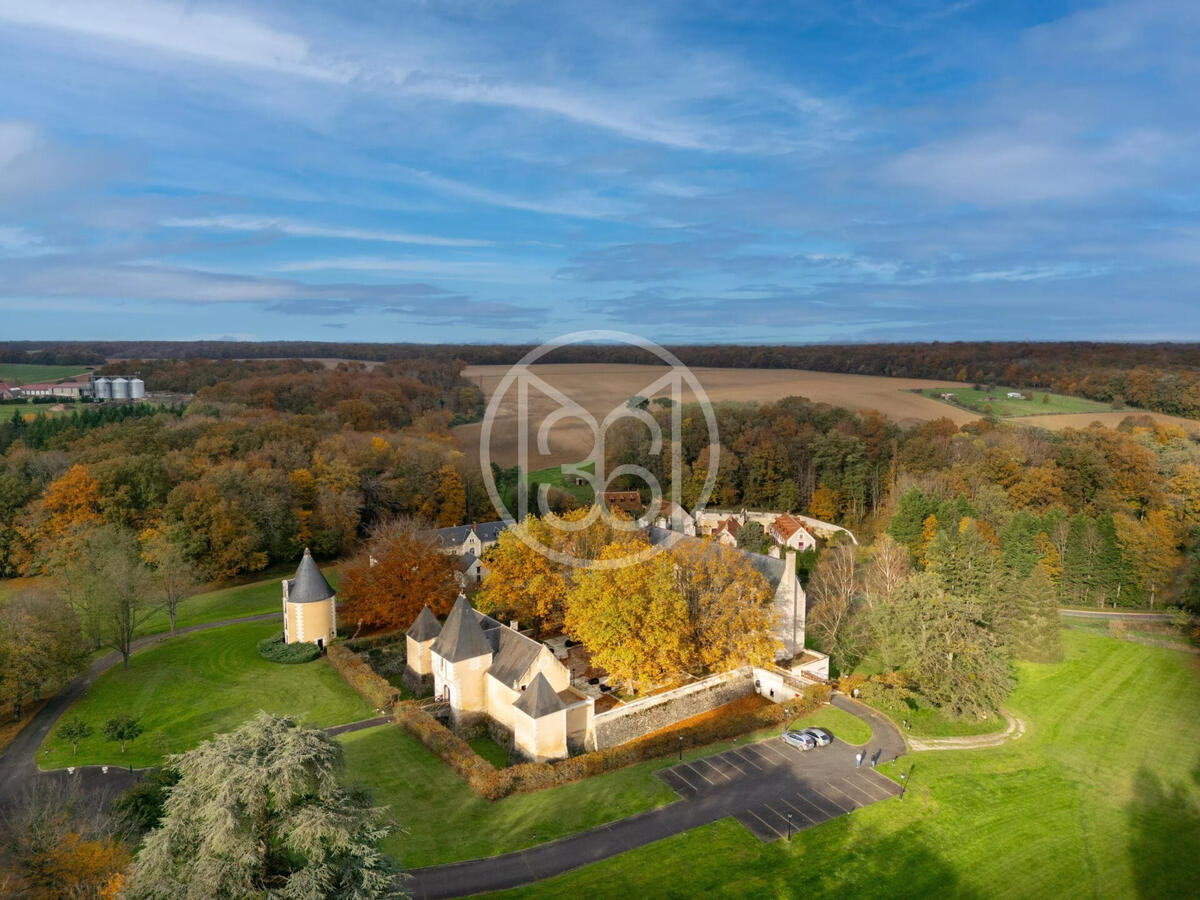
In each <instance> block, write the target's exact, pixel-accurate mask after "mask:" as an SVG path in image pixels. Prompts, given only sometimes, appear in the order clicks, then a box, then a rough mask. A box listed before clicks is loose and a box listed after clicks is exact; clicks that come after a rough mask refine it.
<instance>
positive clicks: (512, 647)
mask: <svg viewBox="0 0 1200 900" xmlns="http://www.w3.org/2000/svg"><path fill="white" fill-rule="evenodd" d="M493 634H495V637H496V655H495V656H494V657H493V658H492V665H491V668H489V669H488V674H489V675H491V676H492V677H493V678H495V679H496V680H497V681H499V682H500V683H501V684H505V685H508V687H510V688H512V689H513V690H514V691H516V690H520V688H521V685H520V684H519V679H520V677H521V676H522V675H524V674H525V673H526V672H528V671H529V667H530V666H532V665H533V661H534V660H535V659H537V656H538V654H539V653H541V651H542V644H541V643H540V642H539V641H535V640H533V638H527V637H525V635H523V634H521V633H520V632H519V631H513V630H512V629H511V628H497V629H493V630H492V631H491V632H488V637H489V638H490V637H492V635H493Z"/></svg>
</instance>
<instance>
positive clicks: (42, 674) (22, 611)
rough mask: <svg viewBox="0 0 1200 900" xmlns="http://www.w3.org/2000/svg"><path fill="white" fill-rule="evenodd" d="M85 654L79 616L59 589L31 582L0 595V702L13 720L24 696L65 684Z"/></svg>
mask: <svg viewBox="0 0 1200 900" xmlns="http://www.w3.org/2000/svg"><path fill="white" fill-rule="evenodd" d="M86 659H87V646H86V644H85V643H84V640H83V635H82V633H81V631H80V627H79V619H78V618H77V617H76V615H75V612H74V610H72V609H71V607H70V606H69V605H68V604H67V603H66V602H65V601H64V600H63V599H62V597H60V596H59V595H58V594H57V593H55V592H54V591H52V590H47V589H45V588H33V589H25V590H22V591H18V592H16V593H15V594H13V596H11V597H9V598H8V599H7V600H0V703H4V704H7V705H8V706H9V707H10V709H11V710H12V717H13V720H14V721H18V720H20V718H21V713H22V710H23V709H24V704H25V701H26V700H28V699H31V698H32V699H33V700H34V701H37V700H38V699H40V695H41V692H42V691H43V690H45V689H47V688H53V687H57V686H59V685H62V684H65V683H66V682H67V681H69V680H70V679H71V678H73V677H74V676H75V675H76V674H78V673H79V672H80V671H81V670H82V668H83V666H84V663H85V661H86Z"/></svg>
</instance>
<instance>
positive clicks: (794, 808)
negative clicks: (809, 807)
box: [783, 800, 817, 825]
mask: <svg viewBox="0 0 1200 900" xmlns="http://www.w3.org/2000/svg"><path fill="white" fill-rule="evenodd" d="M783 803H784V805H785V806H787V807H790V808H791V810H792V811H793V812H794V813H795V814H796V815H798V816H800V817H801V818H803V819H804V821H806V822H807V823H808V824H809V825H816V824H817V820H816V819H814V818H813V817H812V816H810V815H809V814H808V813H806V812H805V811H804V810H802V809H801V808H800V807H798V806H797V805H796V804H795V803H793V802H792V801H790V800H784V801H783Z"/></svg>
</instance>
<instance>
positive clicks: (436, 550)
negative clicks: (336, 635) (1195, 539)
mask: <svg viewBox="0 0 1200 900" xmlns="http://www.w3.org/2000/svg"><path fill="white" fill-rule="evenodd" d="M339 593H340V594H341V597H342V600H343V602H344V607H343V611H342V618H343V619H345V620H346V621H348V622H353V623H358V624H364V625H370V626H373V627H376V628H385V629H395V628H407V627H408V626H409V625H411V624H412V622H413V620H414V619H415V618H416V617H417V614H418V613H419V612H420V611H421V607H422V606H425V605H426V604H428V605H429V608H430V609H431V610H433V613H434V615H437V616H443V615H445V614H446V613H448V612H449V611H450V607H451V606H452V605H453V603H454V599H455V597H457V596H458V582H457V581H456V580H455V577H454V559H453V557H452V556H450V555H448V554H445V553H443V552H442V551H441V548H440V547H439V545H438V544H437V542H436V540H435V539H433V538H431V537H428V536H423V535H422V534H421V532H420V531H419V529H418V526H417V525H416V523H414V522H410V521H394V522H389V523H387V524H386V525H384V526H382V527H380V528H378V529H376V531H375V534H374V535H373V536H372V538H371V541H370V542H369V543H368V545H367V549H366V550H365V551H364V552H362V553H360V554H359V555H358V556H356V557H355V558H354V559H353V560H352V561H351V562H350V563H348V564H347V566H346V568H345V569H344V570H343V572H342V582H341V587H340V590H339Z"/></svg>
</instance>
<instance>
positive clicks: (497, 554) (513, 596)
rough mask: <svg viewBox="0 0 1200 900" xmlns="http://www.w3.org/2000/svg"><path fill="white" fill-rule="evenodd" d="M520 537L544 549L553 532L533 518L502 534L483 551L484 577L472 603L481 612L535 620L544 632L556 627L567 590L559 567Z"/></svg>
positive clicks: (553, 540)
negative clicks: (484, 560) (527, 538)
mask: <svg viewBox="0 0 1200 900" xmlns="http://www.w3.org/2000/svg"><path fill="white" fill-rule="evenodd" d="M522 537H532V538H533V539H534V540H536V541H537V542H539V543H541V544H542V545H543V546H547V547H553V546H554V545H555V543H556V540H555V537H554V534H553V530H552V529H551V528H550V527H549V526H547V525H546V524H545V523H544V522H542V521H541V520H540V519H538V518H537V517H536V516H529V517H527V518H526V519H525V521H524V522H522V523H521V524H520V525H517V526H516V527H515V528H509V529H507V530H505V531H502V532H501V533H500V539H499V540H498V541H497V542H496V544H495V546H493V547H491V548H490V549H489V550H488V551H487V554H486V564H487V568H488V575H487V578H486V579H485V580H484V583H483V589H482V590H481V591H480V592H479V595H478V597H477V598H476V602H477V604H478V606H479V608H480V609H481V610H482V611H484V612H488V613H503V614H505V615H506V616H513V617H515V618H516V619H518V620H520V621H523V622H528V621H531V620H537V621H538V622H539V623H540V624H541V625H542V627H543V628H545V629H551V628H556V627H560V626H561V625H562V622H563V613H564V610H565V608H566V602H567V589H568V584H567V579H566V576H565V574H564V572H563V567H562V566H561V565H559V564H558V563H556V562H554V561H553V560H551V559H550V558H549V557H548V556H546V555H545V554H544V553H542V552H541V551H539V550H537V549H535V548H534V547H533V546H530V545H529V544H528V543H526V542H525V541H524V540H522Z"/></svg>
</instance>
